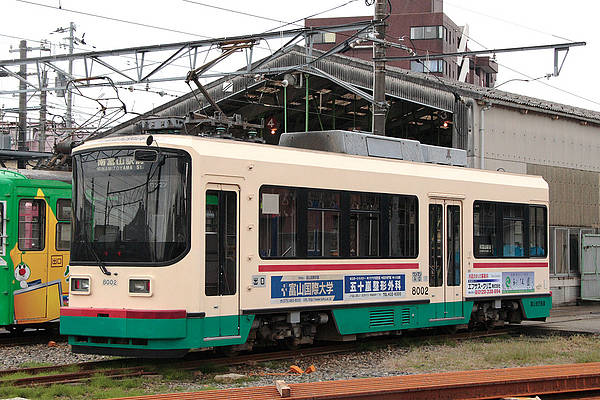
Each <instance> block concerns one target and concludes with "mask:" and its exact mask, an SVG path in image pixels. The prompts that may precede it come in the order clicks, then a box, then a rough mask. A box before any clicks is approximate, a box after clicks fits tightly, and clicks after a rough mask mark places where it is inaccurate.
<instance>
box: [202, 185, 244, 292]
mask: <svg viewBox="0 0 600 400" xmlns="http://www.w3.org/2000/svg"><path fill="white" fill-rule="evenodd" d="M205 222H206V225H205V226H206V233H205V246H206V250H205V279H206V280H205V292H206V295H207V296H225V295H232V294H235V293H236V290H237V285H236V272H237V268H236V267H237V193H235V192H226V191H217V190H208V191H207V192H206V221H205Z"/></svg>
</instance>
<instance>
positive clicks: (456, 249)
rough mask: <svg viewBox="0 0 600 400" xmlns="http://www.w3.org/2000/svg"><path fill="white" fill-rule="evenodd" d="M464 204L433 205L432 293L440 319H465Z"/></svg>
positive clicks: (437, 317)
mask: <svg viewBox="0 0 600 400" xmlns="http://www.w3.org/2000/svg"><path fill="white" fill-rule="evenodd" d="M461 215H462V203H461V202H460V201H456V200H436V201H432V202H431V203H430V204H429V290H430V292H431V294H432V302H433V303H436V316H435V318H436V319H447V318H453V319H456V318H462V317H463V307H462V300H463V299H462V285H461V283H462V282H461V279H462V274H461V271H462V259H463V256H462V226H461V225H462V217H461Z"/></svg>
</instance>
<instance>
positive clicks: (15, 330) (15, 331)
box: [6, 325, 25, 335]
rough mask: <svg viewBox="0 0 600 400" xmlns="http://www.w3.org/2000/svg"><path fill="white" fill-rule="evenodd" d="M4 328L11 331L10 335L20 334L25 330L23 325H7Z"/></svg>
mask: <svg viewBox="0 0 600 400" xmlns="http://www.w3.org/2000/svg"><path fill="white" fill-rule="evenodd" d="M6 329H7V330H8V331H9V332H10V333H11V335H21V334H23V332H24V331H25V328H24V327H22V326H15V325H13V326H9V327H7V328H6Z"/></svg>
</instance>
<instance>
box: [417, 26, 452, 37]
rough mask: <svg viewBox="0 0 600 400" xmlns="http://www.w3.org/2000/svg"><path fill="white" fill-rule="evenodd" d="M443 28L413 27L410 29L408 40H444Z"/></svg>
mask: <svg viewBox="0 0 600 400" xmlns="http://www.w3.org/2000/svg"><path fill="white" fill-rule="evenodd" d="M444 30H445V28H444V27H443V26H440V25H438V26H413V27H411V28H410V38H411V39H412V40H420V39H444V37H445V32H444Z"/></svg>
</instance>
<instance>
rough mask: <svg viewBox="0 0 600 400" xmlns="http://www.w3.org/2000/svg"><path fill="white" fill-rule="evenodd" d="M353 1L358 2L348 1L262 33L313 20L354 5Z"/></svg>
mask: <svg viewBox="0 0 600 400" xmlns="http://www.w3.org/2000/svg"><path fill="white" fill-rule="evenodd" d="M355 1H358V0H349V1H347V2H345V3H342V4H340V5H338V6H335V7H332V8H329V9H327V10H325V11H320V12H318V13H315V14H312V15H309V16H307V17H304V18H300V19H297V20H295V21H292V22H288V23H286V24H284V25H280V26H276V27H275V28H271V29H269V30H267V31H265V32H264V33H267V32H272V31H275V30H277V29H281V28H284V27H286V26H288V25H294V24H296V23H298V22H300V21H304V20H305V19H309V18H313V17H316V16H318V15H321V14H325V13H328V12H330V11H334V10H337V9H338V8H342V7H345V6H347V5H348V4H350V3H354V2H355Z"/></svg>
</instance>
